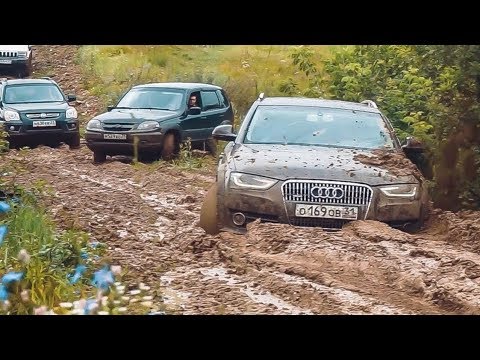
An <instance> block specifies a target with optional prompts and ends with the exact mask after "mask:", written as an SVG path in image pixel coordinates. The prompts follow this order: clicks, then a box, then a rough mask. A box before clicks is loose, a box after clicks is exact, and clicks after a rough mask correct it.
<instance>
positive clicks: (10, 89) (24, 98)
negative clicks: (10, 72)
mask: <svg viewBox="0 0 480 360" xmlns="http://www.w3.org/2000/svg"><path fill="white" fill-rule="evenodd" d="M3 101H4V102H5V103H7V104H22V103H43V102H61V101H65V99H64V97H63V95H62V93H61V91H60V89H59V88H58V87H57V86H55V85H50V84H41V85H40V84H39V85H37V84H28V85H27V84H25V85H10V86H7V87H6V88H5V96H4V99H3Z"/></svg>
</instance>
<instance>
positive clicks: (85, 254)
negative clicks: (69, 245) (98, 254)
mask: <svg viewBox="0 0 480 360" xmlns="http://www.w3.org/2000/svg"><path fill="white" fill-rule="evenodd" d="M80 257H81V258H82V259H83V260H87V259H88V254H87V253H86V252H85V251H82V252H81V253H80Z"/></svg>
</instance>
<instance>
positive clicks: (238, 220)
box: [232, 212, 245, 226]
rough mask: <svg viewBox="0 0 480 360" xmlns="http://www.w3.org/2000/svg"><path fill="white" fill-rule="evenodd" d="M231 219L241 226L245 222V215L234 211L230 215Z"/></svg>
mask: <svg viewBox="0 0 480 360" xmlns="http://www.w3.org/2000/svg"><path fill="white" fill-rule="evenodd" d="M232 220H233V223H234V224H235V225H237V226H242V225H243V224H245V215H243V214H242V213H240V212H238V213H235V214H233V216H232Z"/></svg>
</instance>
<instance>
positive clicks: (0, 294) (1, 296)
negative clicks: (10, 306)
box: [0, 284, 8, 301]
mask: <svg viewBox="0 0 480 360" xmlns="http://www.w3.org/2000/svg"><path fill="white" fill-rule="evenodd" d="M6 300H8V291H7V288H6V287H5V285H3V284H0V301H6Z"/></svg>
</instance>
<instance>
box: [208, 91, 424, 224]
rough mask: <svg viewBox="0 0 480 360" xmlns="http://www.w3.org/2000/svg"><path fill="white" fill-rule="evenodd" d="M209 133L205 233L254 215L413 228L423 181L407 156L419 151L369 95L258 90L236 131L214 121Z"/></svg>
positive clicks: (420, 214)
mask: <svg viewBox="0 0 480 360" xmlns="http://www.w3.org/2000/svg"><path fill="white" fill-rule="evenodd" d="M213 136H214V138H216V139H219V140H224V141H228V144H227V145H226V147H225V149H224V151H223V153H222V154H221V155H220V160H219V164H218V171H217V181H216V184H215V185H214V186H213V187H212V188H211V189H210V190H209V192H208V193H207V196H206V199H205V201H204V204H203V206H202V212H201V217H200V225H201V226H202V227H203V228H204V229H205V230H206V231H207V232H208V233H215V232H218V231H219V230H229V231H234V232H240V233H241V232H244V231H245V229H246V224H247V223H248V222H251V221H254V220H255V219H260V220H262V221H266V222H277V223H287V224H291V225H296V226H315V227H321V228H325V229H339V228H341V227H342V226H343V225H344V224H346V223H347V222H350V221H353V220H363V219H373V220H378V221H382V222H386V223H389V224H390V225H392V226H398V227H402V228H405V229H408V228H410V229H415V228H418V227H419V226H421V225H422V223H423V222H424V220H425V218H426V216H427V214H428V210H427V209H428V204H429V199H428V195H427V190H426V185H425V182H424V178H423V177H422V175H421V173H420V172H419V170H418V168H417V167H416V166H415V165H414V164H413V162H412V161H411V160H410V159H413V158H414V157H418V154H419V153H421V152H422V151H423V149H422V147H421V146H418V142H413V141H408V142H407V143H406V144H404V145H403V146H401V144H400V142H399V140H398V139H397V137H396V136H395V133H394V130H393V128H392V126H391V124H390V122H389V121H388V119H387V118H386V117H385V116H384V115H383V114H382V113H381V112H380V110H379V109H378V108H377V106H376V104H375V103H374V102H372V101H368V100H367V101H364V102H362V103H352V102H344V101H334V100H321V99H309V98H294V97H283V98H282V97H278V98H275V97H273V98H264V97H263V95H261V96H260V97H259V99H257V101H255V102H254V104H253V105H252V107H251V108H250V110H249V112H248V113H247V115H246V117H245V120H244V122H243V123H242V126H241V127H240V129H239V132H238V134H234V133H233V132H232V127H231V126H229V125H222V126H219V127H217V128H215V130H214V131H213ZM409 158H410V159H409Z"/></svg>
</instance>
